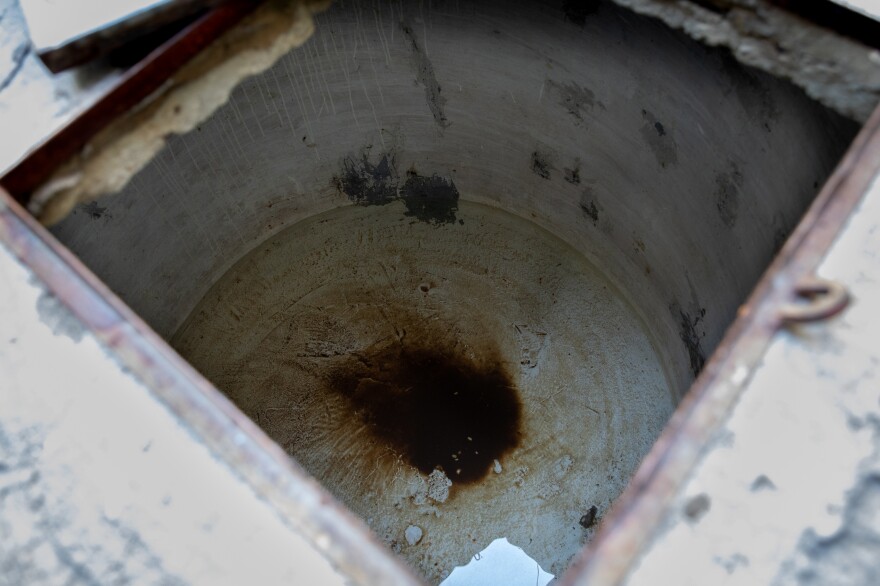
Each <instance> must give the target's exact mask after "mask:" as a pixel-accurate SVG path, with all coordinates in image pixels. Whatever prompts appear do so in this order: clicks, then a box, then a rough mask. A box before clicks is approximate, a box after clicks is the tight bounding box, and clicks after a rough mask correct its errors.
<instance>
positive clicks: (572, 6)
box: [562, 0, 601, 27]
mask: <svg viewBox="0 0 880 586" xmlns="http://www.w3.org/2000/svg"><path fill="white" fill-rule="evenodd" d="M599 4H601V2H600V0H563V1H562V11H563V12H564V13H565V20H567V21H569V22H571V23H574V24H576V25H578V26H581V27H582V26H584V25H585V24H586V23H587V17H588V16H589V15H591V14H595V13H596V12H598V10H599Z"/></svg>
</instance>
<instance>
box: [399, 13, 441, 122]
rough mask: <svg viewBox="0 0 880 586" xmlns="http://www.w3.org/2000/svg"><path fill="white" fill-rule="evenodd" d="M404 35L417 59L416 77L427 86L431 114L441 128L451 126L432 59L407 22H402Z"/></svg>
mask: <svg viewBox="0 0 880 586" xmlns="http://www.w3.org/2000/svg"><path fill="white" fill-rule="evenodd" d="M400 28H401V29H402V30H403V35H404V36H405V37H406V40H407V41H409V45H410V49H411V50H412V54H413V59H414V60H415V68H416V79H417V80H418V81H419V83H420V84H421V85H422V86H423V87H424V88H425V100H426V101H427V102H428V108H430V110H431V115H432V116H434V122H436V123H437V126H439V127H440V128H441V129H443V128H446V127H447V126H449V121H448V120H447V119H446V112H445V106H446V98H445V97H444V96H443V95H442V93H441V88H440V83H439V82H438V81H437V75H436V74H435V73H434V65H433V64H432V63H431V60H430V59H429V58H428V56H427V55H426V54H425V52H424V51H423V50H422V48H421V47H420V46H419V42H418V40H417V39H416V35H415V33H414V32H413V30H412V28H411V27H410V26H409V25H408V24H406V23H403V22H402V23H400Z"/></svg>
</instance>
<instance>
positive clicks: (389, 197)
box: [332, 154, 464, 224]
mask: <svg viewBox="0 0 880 586" xmlns="http://www.w3.org/2000/svg"><path fill="white" fill-rule="evenodd" d="M406 176H407V179H406V182H405V183H404V184H403V187H400V186H399V183H400V180H399V174H398V171H397V167H396V165H395V163H394V156H393V155H387V154H386V155H382V156H381V157H380V158H379V161H378V162H377V163H373V162H371V161H370V159H369V157H368V156H367V155H366V154H365V155H363V156H361V158H355V157H353V156H349V157H346V158H345V159H344V160H343V161H342V170H341V172H340V173H339V174H338V175H336V176H335V177H333V180H332V182H333V184H334V185H335V186H336V189H338V190H339V192H340V193H344V194H345V195H346V196H348V199H350V200H351V201H352V202H354V203H355V204H357V205H364V206H371V205H386V204H389V203H391V202H393V201H397V200H401V201H402V202H403V203H404V205H405V206H406V211H405V212H404V214H405V215H406V216H409V217H413V218H416V219H418V220H419V221H421V222H428V223H431V224H453V223H455V222H456V220H457V218H456V213H457V212H458V189H457V188H456V187H455V183H453V182H452V180H451V179H447V178H445V177H441V176H439V175H437V174H433V175H430V176H426V175H419V174H418V172H416V170H415V169H414V168H413V169H410V170H409V171H407V173H406ZM458 221H459V223H461V224H463V223H464V222H462V221H461V220H458Z"/></svg>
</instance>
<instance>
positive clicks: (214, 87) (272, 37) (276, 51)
mask: <svg viewBox="0 0 880 586" xmlns="http://www.w3.org/2000/svg"><path fill="white" fill-rule="evenodd" d="M329 4H330V2H329V1H328V0H282V1H275V0H273V1H269V2H266V3H265V4H264V5H263V6H261V7H259V8H258V9H257V10H256V11H255V12H254V13H252V14H251V15H249V16H248V17H246V18H245V19H244V20H243V21H242V22H241V23H239V24H238V25H237V26H235V27H234V28H233V29H231V30H230V31H228V32H226V33H225V34H224V35H222V36H221V37H220V38H219V39H217V40H216V41H214V42H213V43H212V44H211V45H210V46H209V47H208V48H207V49H205V50H204V51H202V53H200V54H199V55H198V56H197V57H195V58H194V59H193V60H192V61H190V62H189V63H187V64H186V65H184V66H183V67H182V68H181V69H180V70H179V71H178V72H177V73H176V74H175V75H174V76H173V78H172V79H171V80H169V83H168V84H166V86H165V87H164V88H162V89H161V90H159V91H158V92H157V94H158V95H156V94H154V95H153V96H150V97H149V98H147V100H145V102H144V103H143V104H142V105H141V106H139V107H138V108H136V109H135V110H134V111H132V112H131V113H129V114H128V115H126V116H124V117H122V118H120V119H118V120H116V121H114V122H112V123H111V124H110V125H109V126H108V127H107V128H105V129H103V130H102V131H101V132H100V133H98V135H97V136H96V137H95V138H94V139H93V140H92V141H91V142H90V143H89V144H88V145H87V146H86V147H85V148H84V149H83V151H82V152H81V153H80V154H79V155H78V156H77V157H75V158H74V159H72V160H70V161H68V162H67V163H65V164H64V165H63V166H62V167H61V169H59V170H58V171H57V172H55V173H54V174H53V175H52V176H51V177H50V178H49V179H48V180H47V181H46V182H45V183H44V184H43V185H42V186H41V187H40V188H39V189H38V190H37V191H36V192H35V193H34V195H33V197H32V199H31V203H30V204H29V209H30V211H31V213H33V214H34V215H35V216H36V217H37V218H39V219H40V221H41V222H43V223H44V224H54V223H56V222H58V221H60V220H61V219H63V218H64V217H65V216H66V215H67V214H69V213H70V212H71V210H73V208H74V206H76V205H77V204H79V203H83V202H86V201H90V200H93V199H95V198H98V197H100V196H102V195H106V194H110V193H116V192H118V191H120V190H121V189H122V188H124V187H125V185H126V184H127V183H128V182H129V180H130V179H131V178H132V177H134V175H135V174H136V173H138V171H140V170H141V169H143V168H144V167H145V166H146V165H147V164H148V163H149V162H150V161H151V160H152V159H153V157H155V156H156V154H157V153H158V152H159V151H160V150H161V149H162V147H163V146H165V140H166V138H167V137H168V136H169V135H172V134H183V133H186V132H189V131H190V130H192V129H193V128H195V127H196V126H197V125H198V124H200V123H201V122H203V121H204V120H206V119H207V118H208V117H209V116H210V115H211V114H212V113H213V112H215V111H216V110H217V109H218V108H220V107H221V106H222V105H223V104H225V103H226V101H227V100H228V99H229V96H230V95H231V93H232V91H233V90H234V89H235V87H236V86H237V85H238V84H239V83H240V82H241V81H242V80H244V79H245V78H247V77H250V76H252V75H256V74H258V73H261V72H263V71H265V70H267V69H268V68H269V67H271V66H272V65H273V64H274V63H275V62H276V61H277V60H278V59H280V58H281V57H282V56H283V55H285V54H286V53H288V52H289V51H291V50H292V49H294V48H296V47H299V46H301V45H302V44H303V43H305V42H306V41H307V40H308V39H309V38H310V37H311V36H312V33H313V32H314V28H315V26H314V21H313V20H312V15H313V14H314V13H316V12H319V11H321V10H324V9H325V8H326V7H327V6H329Z"/></svg>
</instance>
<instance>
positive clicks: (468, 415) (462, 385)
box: [328, 341, 522, 485]
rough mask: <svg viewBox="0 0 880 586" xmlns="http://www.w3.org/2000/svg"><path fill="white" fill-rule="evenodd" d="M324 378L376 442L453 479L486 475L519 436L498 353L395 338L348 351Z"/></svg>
mask: <svg viewBox="0 0 880 586" xmlns="http://www.w3.org/2000/svg"><path fill="white" fill-rule="evenodd" d="M328 380H329V390H330V391H331V392H334V393H336V394H338V395H340V396H342V397H343V398H344V399H345V400H346V402H348V403H349V404H350V405H351V406H352V407H353V413H354V415H355V416H357V417H359V418H360V419H361V420H362V421H363V422H364V423H365V424H366V426H367V429H368V430H369V432H370V433H371V435H373V436H374V437H375V438H376V439H377V440H378V441H379V442H380V443H382V444H385V445H387V446H389V447H391V448H392V449H393V450H395V451H396V452H398V453H399V454H400V455H401V456H402V457H403V458H404V459H405V460H406V461H407V462H408V463H409V464H411V465H412V466H414V467H415V468H417V469H418V470H419V471H421V472H422V473H424V474H430V473H431V472H433V471H434V470H435V469H440V470H442V471H443V472H444V473H445V474H446V475H447V476H448V477H449V479H450V480H452V482H453V484H454V485H455V484H471V483H474V482H477V481H479V480H481V479H482V478H484V477H486V476H487V475H488V474H489V473H490V471H491V469H492V465H493V463H494V460H495V459H500V458H501V457H502V456H503V455H504V454H506V453H508V452H509V451H510V450H512V449H514V448H516V447H517V446H518V445H519V443H520V440H521V436H522V432H521V426H522V403H521V401H520V398H519V394H518V391H517V389H516V387H515V385H514V383H513V379H512V378H511V377H510V375H509V374H508V373H507V372H506V371H505V370H504V368H503V367H502V364H501V361H500V359H495V360H489V361H487V362H485V363H482V364H477V363H476V362H472V361H471V360H470V359H469V358H468V357H466V356H464V355H462V354H461V353H460V352H455V351H448V350H441V349H437V348H419V347H409V346H407V345H404V344H403V342H402V341H401V342H400V343H395V344H393V345H391V346H386V347H384V348H378V349H372V350H368V351H367V352H365V353H362V354H359V355H358V356H356V357H352V359H351V360H349V361H348V362H347V363H346V364H344V365H343V366H340V367H337V368H336V369H334V370H333V371H332V372H331V373H330V375H329V377H328Z"/></svg>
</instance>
